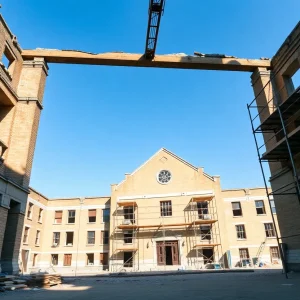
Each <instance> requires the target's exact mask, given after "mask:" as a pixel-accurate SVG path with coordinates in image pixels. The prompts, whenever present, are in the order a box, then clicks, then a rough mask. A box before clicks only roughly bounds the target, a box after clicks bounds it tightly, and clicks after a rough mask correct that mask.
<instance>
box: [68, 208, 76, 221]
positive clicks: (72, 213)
mask: <svg viewBox="0 0 300 300" xmlns="http://www.w3.org/2000/svg"><path fill="white" fill-rule="evenodd" d="M75 214H76V211H75V210H69V211H68V223H69V224H74V223H75Z"/></svg>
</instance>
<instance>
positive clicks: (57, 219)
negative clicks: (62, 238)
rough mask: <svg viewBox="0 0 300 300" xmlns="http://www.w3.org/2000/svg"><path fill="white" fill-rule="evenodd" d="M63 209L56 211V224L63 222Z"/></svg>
mask: <svg viewBox="0 0 300 300" xmlns="http://www.w3.org/2000/svg"><path fill="white" fill-rule="evenodd" d="M62 215H63V212H62V210H58V211H55V217H54V224H61V222H62Z"/></svg>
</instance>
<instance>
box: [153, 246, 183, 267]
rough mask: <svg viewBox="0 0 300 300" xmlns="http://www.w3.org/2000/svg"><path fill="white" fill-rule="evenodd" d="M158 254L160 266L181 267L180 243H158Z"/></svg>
mask: <svg viewBox="0 0 300 300" xmlns="http://www.w3.org/2000/svg"><path fill="white" fill-rule="evenodd" d="M156 253H157V264H158V265H160V266H173V265H179V251H178V241H166V242H157V243H156Z"/></svg>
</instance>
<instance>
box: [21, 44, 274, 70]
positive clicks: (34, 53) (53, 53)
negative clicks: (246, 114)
mask: <svg viewBox="0 0 300 300" xmlns="http://www.w3.org/2000/svg"><path fill="white" fill-rule="evenodd" d="M22 57H23V59H24V60H32V59H33V58H34V57H43V58H44V59H45V60H46V62H48V63H59V64H84V65H103V66H127V67H149V68H172V69H192V70H220V71H241V72H253V71H255V70H256V69H257V68H266V69H271V61H270V60H259V59H244V58H219V57H197V56H189V55H182V54H178V55H176V54H174V55H156V56H155V58H154V59H153V60H148V59H146V58H145V57H144V55H143V54H131V53H119V52H117V53H116V52H108V53H100V54H93V53H88V52H81V51H76V50H51V49H36V50H23V51H22Z"/></svg>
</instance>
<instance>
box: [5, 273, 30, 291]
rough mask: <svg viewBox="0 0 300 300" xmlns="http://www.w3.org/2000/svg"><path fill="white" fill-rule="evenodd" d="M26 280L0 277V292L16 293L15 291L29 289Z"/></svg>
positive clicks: (10, 276)
mask: <svg viewBox="0 0 300 300" xmlns="http://www.w3.org/2000/svg"><path fill="white" fill-rule="evenodd" d="M25 283H26V280H20V279H17V278H16V276H13V275H1V276H0V292H5V291H14V290H15V289H24V288H27V285H26V284H25Z"/></svg>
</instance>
